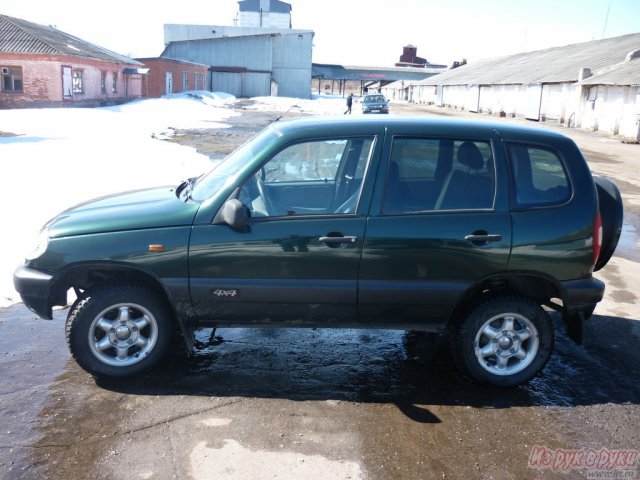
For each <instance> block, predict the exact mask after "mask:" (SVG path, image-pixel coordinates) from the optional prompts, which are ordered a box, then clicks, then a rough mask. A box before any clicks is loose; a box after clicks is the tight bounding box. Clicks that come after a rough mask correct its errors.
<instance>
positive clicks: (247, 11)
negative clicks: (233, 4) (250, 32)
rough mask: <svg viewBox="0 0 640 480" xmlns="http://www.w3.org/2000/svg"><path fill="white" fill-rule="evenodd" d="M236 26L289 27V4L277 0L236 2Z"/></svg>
mask: <svg viewBox="0 0 640 480" xmlns="http://www.w3.org/2000/svg"><path fill="white" fill-rule="evenodd" d="M238 6H239V12H238V26H239V27H259V28H291V5H289V4H288V3H285V2H280V1H278V0H243V1H240V2H238Z"/></svg>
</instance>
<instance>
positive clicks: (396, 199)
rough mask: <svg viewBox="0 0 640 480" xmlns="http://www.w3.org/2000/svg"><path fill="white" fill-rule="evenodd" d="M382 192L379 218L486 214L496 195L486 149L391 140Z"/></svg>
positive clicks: (463, 143) (477, 144)
mask: <svg viewBox="0 0 640 480" xmlns="http://www.w3.org/2000/svg"><path fill="white" fill-rule="evenodd" d="M385 186H386V188H385V197H384V203H383V206H382V211H383V213H388V214H398V213H418V212H428V211H441V210H486V209H491V208H493V200H494V190H495V178H494V165H493V154H492V150H491V145H490V144H489V142H486V141H477V140H455V139H437V138H401V137H396V138H395V139H394V141H393V146H392V149H391V155H390V158H389V166H388V170H387V178H386V184H385Z"/></svg>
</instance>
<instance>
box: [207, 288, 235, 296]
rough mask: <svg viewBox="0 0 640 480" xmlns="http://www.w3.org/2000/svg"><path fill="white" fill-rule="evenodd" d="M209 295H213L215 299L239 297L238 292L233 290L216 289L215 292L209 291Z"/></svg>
mask: <svg viewBox="0 0 640 480" xmlns="http://www.w3.org/2000/svg"><path fill="white" fill-rule="evenodd" d="M211 295H215V296H216V297H218V298H220V297H237V296H238V295H240V292H239V291H238V290H236V289H235V288H229V289H226V288H216V289H215V290H211Z"/></svg>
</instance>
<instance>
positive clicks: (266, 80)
mask: <svg viewBox="0 0 640 480" xmlns="http://www.w3.org/2000/svg"><path fill="white" fill-rule="evenodd" d="M238 5H239V8H240V11H239V13H238V20H239V22H238V23H239V26H235V27H230V26H220V25H175V24H169V25H165V26H164V38H165V50H164V52H163V53H162V55H161V57H163V58H171V59H175V60H182V61H187V62H194V63H201V64H204V65H207V66H208V67H209V72H210V74H209V77H208V88H209V89H210V90H212V91H224V92H227V93H230V94H232V95H235V96H238V97H255V96H270V95H274V96H281V97H296V98H309V97H310V95H311V55H312V46H313V36H314V33H313V31H311V30H294V29H292V28H291V6H290V5H289V4H288V3H284V2H280V1H277V0H243V1H240V2H238ZM254 24H255V25H254ZM283 25H284V26H283Z"/></svg>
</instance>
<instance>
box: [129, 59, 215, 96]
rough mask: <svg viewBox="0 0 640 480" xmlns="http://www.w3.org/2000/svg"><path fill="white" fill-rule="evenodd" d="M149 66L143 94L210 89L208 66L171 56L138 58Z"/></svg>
mask: <svg viewBox="0 0 640 480" xmlns="http://www.w3.org/2000/svg"><path fill="white" fill-rule="evenodd" d="M136 60H137V61H139V62H142V63H144V64H145V65H146V66H147V67H149V73H148V75H147V77H146V79H145V81H144V82H143V84H142V96H143V97H145V98H160V97H161V96H163V95H169V94H171V93H178V92H186V91H187V90H209V83H208V77H207V68H208V67H207V66H206V65H202V64H200V63H192V62H185V61H182V60H173V59H171V58H137V59H136Z"/></svg>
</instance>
